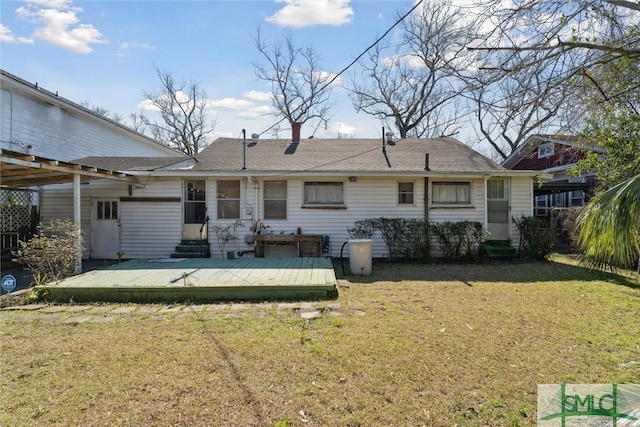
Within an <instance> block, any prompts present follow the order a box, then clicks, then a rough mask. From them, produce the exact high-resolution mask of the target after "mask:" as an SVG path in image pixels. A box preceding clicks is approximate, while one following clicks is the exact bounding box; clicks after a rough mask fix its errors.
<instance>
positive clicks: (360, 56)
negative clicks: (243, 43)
mask: <svg viewBox="0 0 640 427" xmlns="http://www.w3.org/2000/svg"><path fill="white" fill-rule="evenodd" d="M423 1H424V0H418V2H416V4H415V5H414V6H413V7H412V8H411V9H409V11H408V12H407V13H405V14H404V15H402V16H401V17H400V18H398V20H397V21H396V22H395V23H394V24H393V25H392V26H391V27H389V28H388V29H387V31H385V32H384V34H382V35H381V36H380V37H378V39H377V40H376V41H375V42H373V43H372V44H371V45H370V46H369V47H367V48H366V49H365V50H364V51H362V53H360V55H358V56H357V57H356V59H354V60H353V61H351V63H350V64H349V65H347V66H346V67H344V68H343V69H342V70H341V71H340V72H339V73H338V74H336V75H335V76H333V78H331V80H329V81H328V82H327V83H325V84H324V85H323V86H322V87H321V88H320V89H318V93H321V92H322V91H323V90H325V89H326V88H327V87H328V86H330V85H331V84H332V83H333V82H334V81H336V79H337V78H338V77H340V76H341V75H342V74H344V73H345V72H346V71H347V70H348V69H349V68H351V67H352V66H353V65H354V64H355V63H356V62H358V61H359V60H360V58H362V57H363V56H364V55H365V54H366V53H367V52H369V51H370V50H371V49H373V48H374V47H375V46H376V45H377V44H378V43H380V42H381V41H382V39H384V38H385V37H386V36H387V35H388V34H389V33H390V32H391V31H392V30H393V29H394V28H395V27H397V26H398V25H399V24H400V23H401V22H402V21H404V20H405V18H406V17H407V16H409V15H411V13H413V11H414V10H416V9H417V8H418V7H419V6H420V5H421V4H422V2H423ZM309 99H310V98H307V99H305V100H304V101H303V102H302V104H300V105H299V106H298V107H296V108H295V109H294V110H293V111H292V112H291V113H292V114H293V113H295V112H296V111H298V109H300V108H301V107H302V106H303V105H304V104H305V103H306V102H307V101H308V100H309ZM286 119H287V117H283V118H281V119H280V120H278V121H277V122H275V123H274V124H272V125H271V126H269V127H268V128H267V129H265V130H263V131H262V132H260V134H259V135H263V134H264V133H265V132H269V131H270V130H271V129H273V128H274V127H276V126H278V125H279V124H280V123H282V122H283V121H285V120H286Z"/></svg>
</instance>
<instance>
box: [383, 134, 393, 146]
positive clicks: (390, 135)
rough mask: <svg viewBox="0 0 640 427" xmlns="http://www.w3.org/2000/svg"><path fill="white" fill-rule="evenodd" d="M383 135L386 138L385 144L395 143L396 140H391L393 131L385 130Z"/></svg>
mask: <svg viewBox="0 0 640 427" xmlns="http://www.w3.org/2000/svg"><path fill="white" fill-rule="evenodd" d="M384 135H385V136H386V138H387V144H389V145H396V142H395V141H394V140H393V132H387V133H385V134H384Z"/></svg>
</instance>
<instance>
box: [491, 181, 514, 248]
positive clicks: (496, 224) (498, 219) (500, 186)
mask: <svg viewBox="0 0 640 427" xmlns="http://www.w3.org/2000/svg"><path fill="white" fill-rule="evenodd" d="M509 210H510V208H509V181H507V180H506V179H505V178H492V179H489V180H488V181H487V228H488V231H489V235H488V237H487V239H488V240H508V239H509V238H510V237H511V236H510V233H509Z"/></svg>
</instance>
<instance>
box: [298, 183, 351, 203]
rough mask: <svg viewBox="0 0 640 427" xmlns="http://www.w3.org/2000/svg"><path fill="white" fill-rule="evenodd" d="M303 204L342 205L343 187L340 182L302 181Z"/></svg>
mask: <svg viewBox="0 0 640 427" xmlns="http://www.w3.org/2000/svg"><path fill="white" fill-rule="evenodd" d="M304 205H305V206H342V205H344V189H343V185H342V182H333V181H312V182H305V183H304Z"/></svg>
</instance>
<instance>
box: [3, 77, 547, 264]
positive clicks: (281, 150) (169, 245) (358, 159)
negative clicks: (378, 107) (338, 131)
mask: <svg viewBox="0 0 640 427" xmlns="http://www.w3.org/2000/svg"><path fill="white" fill-rule="evenodd" d="M1 77H2V80H1V83H2V113H3V114H2V117H3V119H2V138H1V139H2V141H3V142H2V180H3V181H2V184H3V186H6V185H10V186H11V187H14V188H15V187H21V186H28V187H29V188H30V189H32V188H34V187H33V186H36V188H38V189H39V190H38V192H39V193H38V194H39V200H40V219H41V221H42V222H43V223H47V222H49V221H50V220H53V219H56V218H73V219H74V220H75V221H76V223H79V224H81V228H82V230H83V232H84V236H85V246H86V250H85V252H84V254H83V255H84V257H91V258H97V259H101V258H104V259H113V258H116V257H117V256H118V255H117V254H118V253H120V254H122V253H124V257H125V258H167V257H169V256H171V255H172V253H174V251H175V250H176V246H177V245H178V244H179V243H180V242H181V241H183V240H199V239H203V240H208V241H209V243H210V246H211V249H212V250H213V251H212V256H224V255H225V253H226V251H234V252H242V253H250V252H251V250H252V248H253V241H252V240H253V239H252V238H253V232H254V231H255V230H256V228H261V227H262V226H263V225H264V226H265V227H267V226H269V228H271V229H272V230H273V232H274V233H275V234H279V233H283V234H291V233H296V232H297V230H298V228H300V229H301V232H302V233H303V234H318V235H323V236H328V237H329V238H328V239H327V241H330V242H331V243H332V245H328V246H327V247H325V255H332V256H338V255H339V254H340V248H341V244H342V243H343V242H345V241H347V240H348V239H349V235H348V231H347V229H348V228H349V227H352V226H353V224H354V223H355V222H356V221H358V220H360V219H365V218H376V217H389V218H391V217H403V218H416V219H425V220H428V221H460V220H469V221H478V222H480V223H481V224H483V226H484V229H485V230H486V238H487V240H508V239H509V240H510V241H511V244H512V245H513V246H515V247H517V246H518V243H519V236H518V231H517V228H516V227H515V225H514V224H513V222H512V220H511V219H512V218H513V217H519V216H521V215H527V216H529V215H532V214H533V189H534V185H533V183H534V180H536V179H537V176H538V172H535V171H530V170H508V169H505V168H503V167H502V166H499V165H497V164H495V163H494V162H492V161H490V160H488V159H487V158H485V157H484V156H482V155H480V154H478V153H477V152H475V151H474V150H472V149H471V148H469V147H468V146H466V145H464V144H462V143H461V142H460V141H457V140H455V139H452V138H435V139H402V140H397V141H393V140H391V139H390V138H389V137H387V138H385V139H308V140H300V139H299V129H298V131H297V132H294V135H293V138H292V139H291V140H289V139H287V140H257V139H256V140H247V141H244V140H242V139H229V138H221V139H218V140H216V141H214V142H213V143H212V144H211V145H210V146H208V147H207V148H206V149H205V150H204V151H202V152H201V153H200V154H199V155H198V156H197V157H196V158H194V159H190V158H186V157H184V156H183V155H181V154H179V153H176V152H174V151H172V150H170V149H168V148H167V147H165V146H162V145H160V144H158V143H156V142H155V141H153V140H151V139H149V138H147V137H145V136H144V135H140V134H138V133H136V132H134V131H132V130H131V129H128V128H126V127H125V126H122V125H120V124H118V123H115V122H113V121H111V120H108V119H105V118H104V117H101V116H99V115H97V114H95V113H93V112H91V111H89V110H87V109H86V108H83V107H81V106H79V105H77V104H74V103H72V102H70V101H68V100H64V99H62V98H60V97H58V96H57V95H56V94H54V93H51V92H48V91H43V90H42V89H41V88H39V87H38V86H37V85H32V84H29V83H26V82H24V81H22V80H20V79H18V78H16V77H14V76H11V75H10V74H8V73H5V72H2V74H1ZM43 172H44V173H43ZM543 176H547V175H544V174H543ZM285 249H286V248H285ZM273 254H274V253H272V255H273ZM275 254H280V255H286V254H290V252H289V253H287V252H286V251H281V252H276V253H275ZM245 256H246V255H245ZM249 256H250V255H249ZM373 256H374V257H385V256H388V254H387V250H386V247H385V245H384V242H383V240H382V238H381V237H380V236H375V237H374V244H373Z"/></svg>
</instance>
